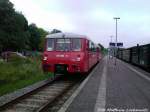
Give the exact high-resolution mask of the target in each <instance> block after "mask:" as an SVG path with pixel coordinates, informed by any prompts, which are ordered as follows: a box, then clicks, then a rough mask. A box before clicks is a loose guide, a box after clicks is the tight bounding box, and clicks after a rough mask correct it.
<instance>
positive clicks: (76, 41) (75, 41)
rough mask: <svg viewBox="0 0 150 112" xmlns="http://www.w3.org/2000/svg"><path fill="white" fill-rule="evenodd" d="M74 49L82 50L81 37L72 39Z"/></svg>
mask: <svg viewBox="0 0 150 112" xmlns="http://www.w3.org/2000/svg"><path fill="white" fill-rule="evenodd" d="M72 50H73V51H80V50H81V39H72Z"/></svg>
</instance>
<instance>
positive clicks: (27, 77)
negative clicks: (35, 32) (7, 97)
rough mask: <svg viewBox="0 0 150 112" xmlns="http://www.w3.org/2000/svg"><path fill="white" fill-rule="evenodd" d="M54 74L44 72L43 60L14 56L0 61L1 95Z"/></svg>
mask: <svg viewBox="0 0 150 112" xmlns="http://www.w3.org/2000/svg"><path fill="white" fill-rule="evenodd" d="M50 76H52V75H51V74H49V75H48V74H44V73H43V71H42V69H41V60H40V58H39V57H35V58H21V57H18V56H14V57H13V58H11V60H10V61H9V62H5V61H0V96H2V95H4V94H6V93H10V92H13V91H15V90H17V89H20V88H23V87H26V86H28V85H31V84H34V83H36V82H38V81H41V80H44V79H47V78H49V77H50Z"/></svg>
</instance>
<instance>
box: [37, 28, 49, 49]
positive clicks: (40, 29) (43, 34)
mask: <svg viewBox="0 0 150 112" xmlns="http://www.w3.org/2000/svg"><path fill="white" fill-rule="evenodd" d="M38 32H39V33H40V44H39V50H40V51H43V50H44V44H45V37H46V35H47V34H48V32H47V31H45V30H44V29H42V28H38Z"/></svg>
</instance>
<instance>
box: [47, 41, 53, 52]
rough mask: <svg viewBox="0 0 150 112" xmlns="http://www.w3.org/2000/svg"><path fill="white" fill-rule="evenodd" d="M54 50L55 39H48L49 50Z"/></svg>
mask: <svg viewBox="0 0 150 112" xmlns="http://www.w3.org/2000/svg"><path fill="white" fill-rule="evenodd" d="M53 50H54V39H47V51H53Z"/></svg>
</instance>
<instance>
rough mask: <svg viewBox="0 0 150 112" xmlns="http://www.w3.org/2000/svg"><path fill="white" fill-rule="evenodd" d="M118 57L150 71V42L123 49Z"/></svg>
mask: <svg viewBox="0 0 150 112" xmlns="http://www.w3.org/2000/svg"><path fill="white" fill-rule="evenodd" d="M118 58H119V59H121V60H124V61H126V62H128V63H131V64H134V65H137V66H139V67H141V68H144V69H145V70H147V71H150V44H147V45H142V46H138V45H137V46H135V47H131V48H128V49H121V50H119V51H118Z"/></svg>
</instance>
